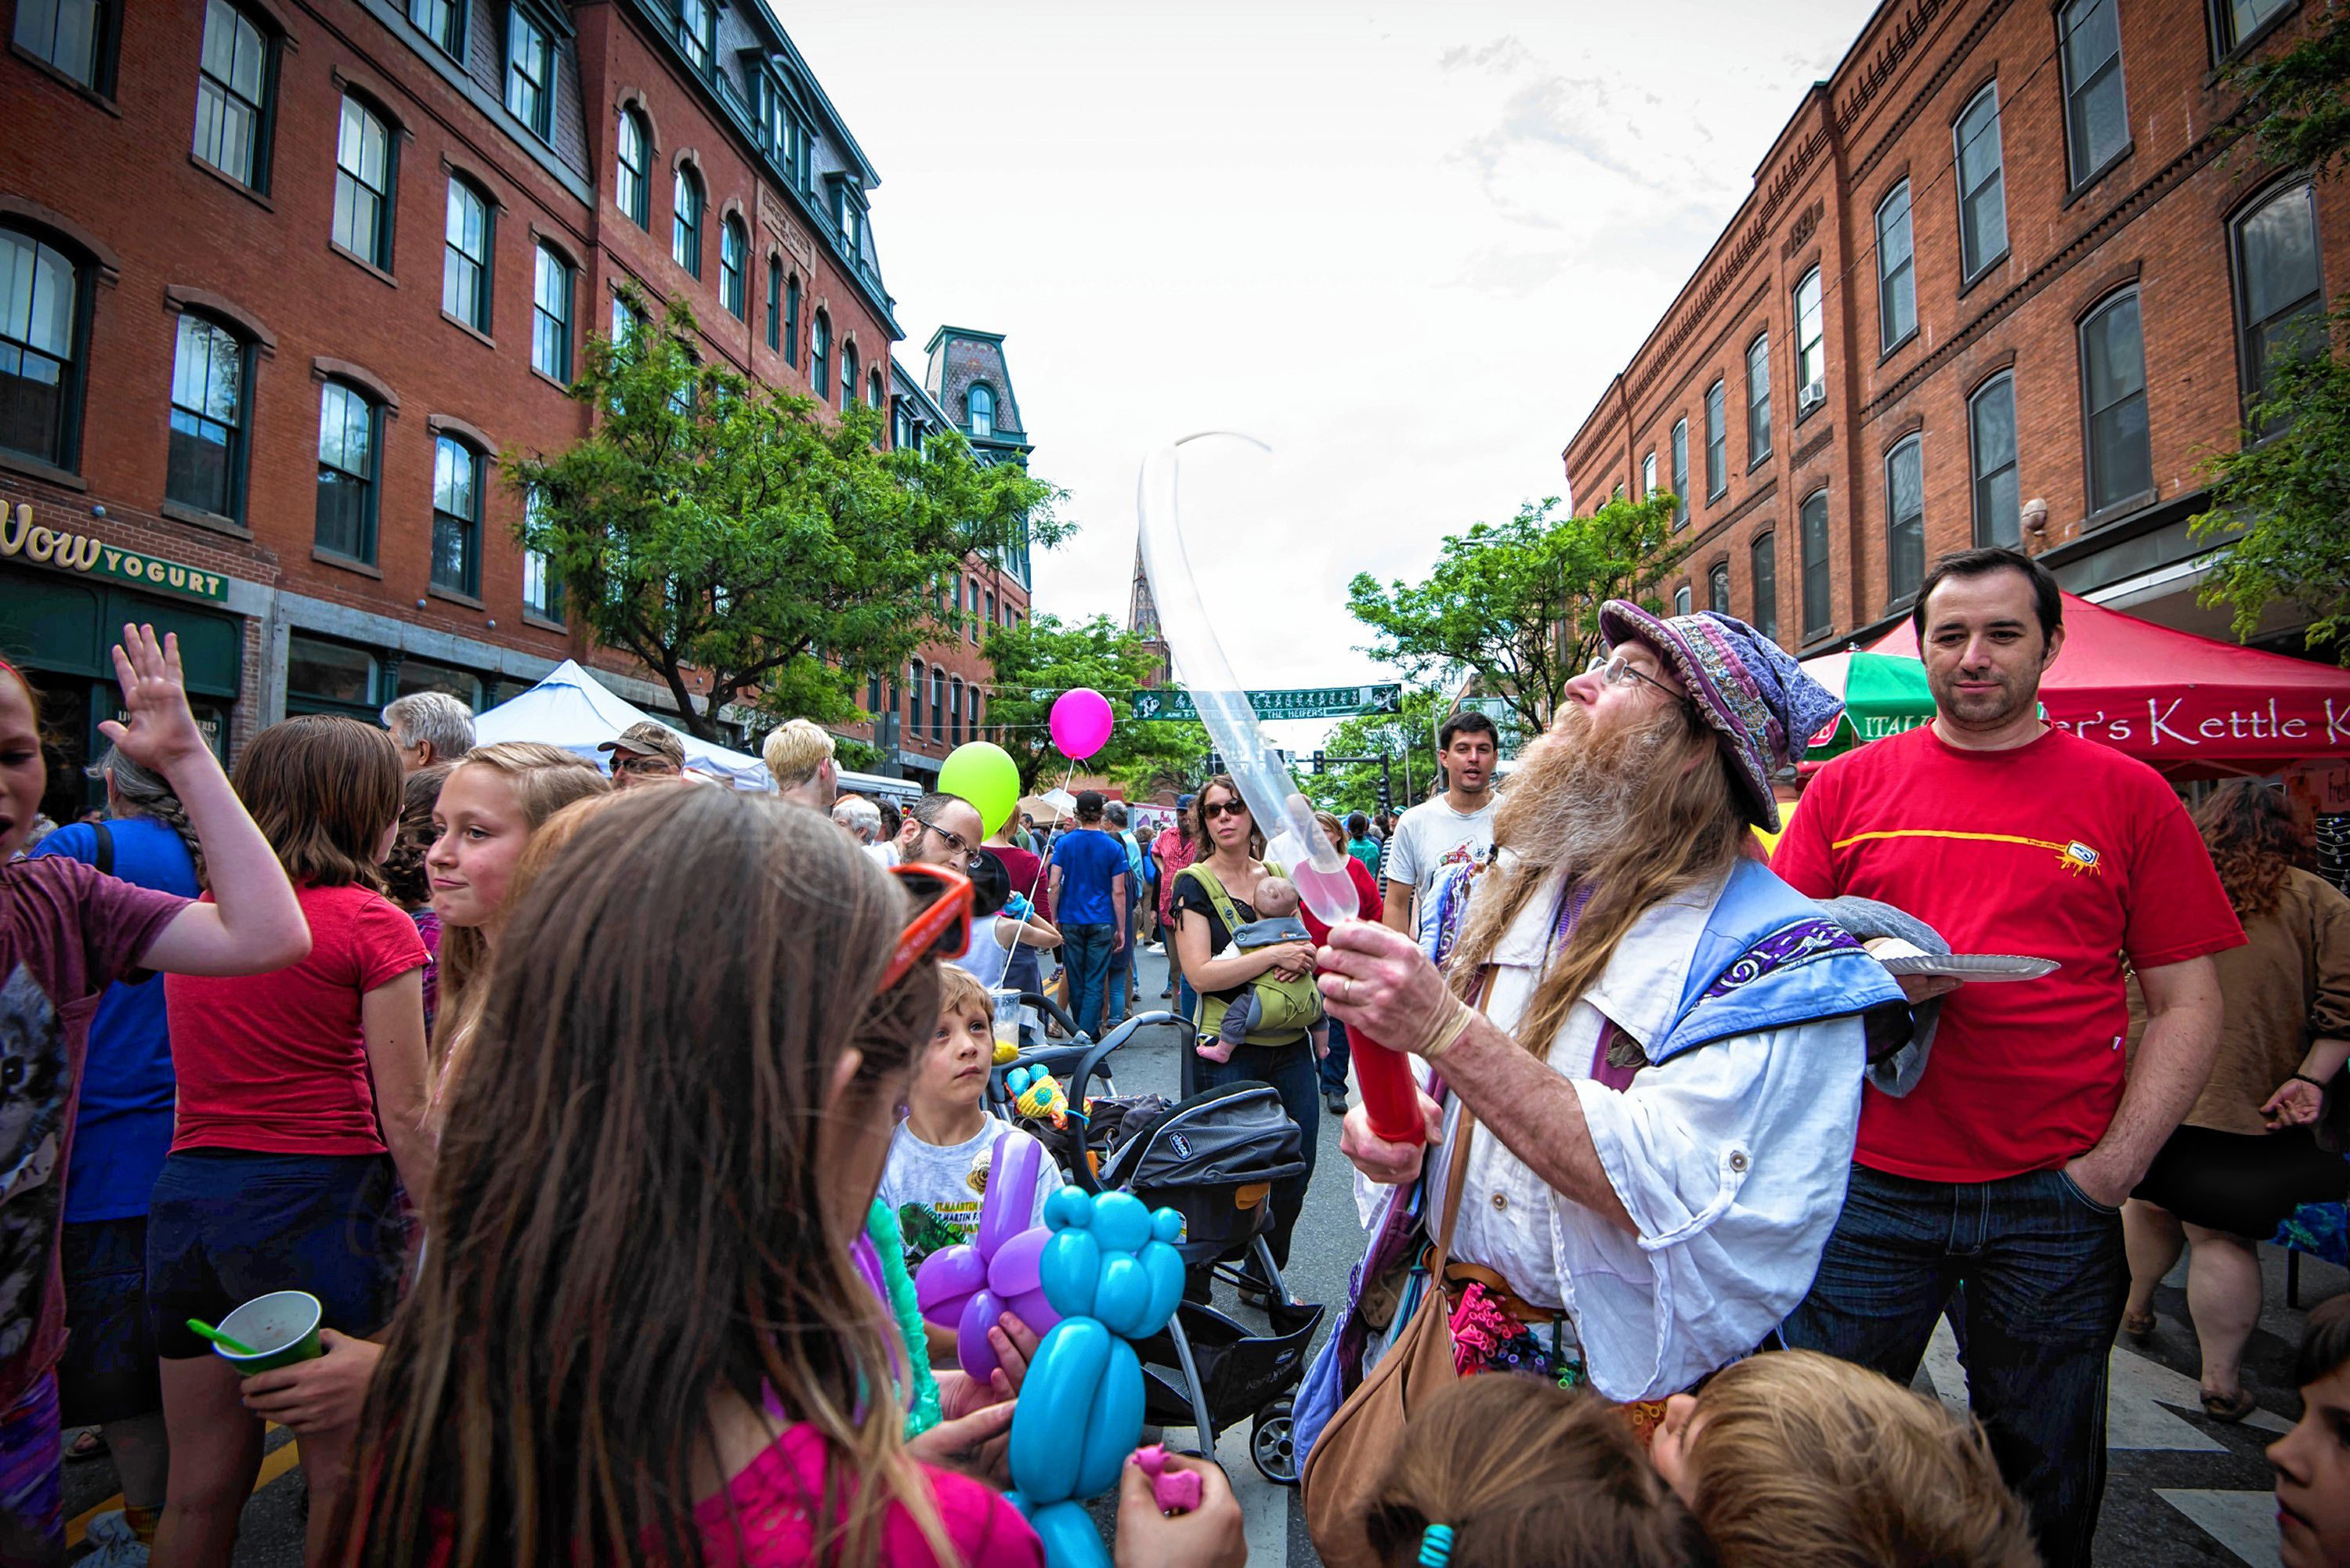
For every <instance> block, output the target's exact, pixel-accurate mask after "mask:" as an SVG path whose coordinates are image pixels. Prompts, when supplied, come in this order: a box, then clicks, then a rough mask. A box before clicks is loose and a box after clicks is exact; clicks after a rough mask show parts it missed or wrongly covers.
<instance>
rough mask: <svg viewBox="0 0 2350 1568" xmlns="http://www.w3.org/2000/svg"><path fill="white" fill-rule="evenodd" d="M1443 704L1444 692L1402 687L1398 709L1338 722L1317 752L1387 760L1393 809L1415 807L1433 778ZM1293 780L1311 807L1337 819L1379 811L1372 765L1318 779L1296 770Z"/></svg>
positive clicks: (1350, 765)
mask: <svg viewBox="0 0 2350 1568" xmlns="http://www.w3.org/2000/svg"><path fill="white" fill-rule="evenodd" d="M1449 700H1450V698H1449V694H1448V693H1446V692H1443V691H1438V690H1437V689H1436V688H1435V687H1432V686H1409V687H1406V688H1405V689H1404V693H1403V702H1402V711H1400V712H1396V713H1362V714H1357V716H1356V717H1354V718H1352V719H1345V720H1341V721H1340V722H1338V723H1337V724H1336V725H1334V726H1333V727H1332V728H1331V731H1330V734H1329V737H1328V738H1327V739H1326V740H1325V741H1324V742H1322V745H1321V747H1320V750H1322V751H1323V752H1325V753H1327V754H1329V755H1331V756H1334V757H1375V756H1380V755H1385V756H1388V757H1389V758H1391V759H1393V760H1392V761H1391V762H1390V763H1388V780H1389V782H1390V783H1391V784H1392V785H1393V787H1394V792H1395V794H1394V802H1393V804H1394V806H1395V809H1396V810H1397V811H1399V812H1400V811H1403V810H1405V809H1407V808H1409V807H1410V806H1414V805H1419V802H1420V800H1421V798H1422V797H1423V796H1424V795H1425V794H1426V792H1427V790H1428V786H1429V784H1430V783H1432V782H1433V781H1434V780H1435V778H1436V726H1437V723H1438V722H1439V720H1438V715H1439V714H1440V712H1441V711H1443V710H1444V708H1445V705H1446V703H1447V702H1448V701H1449ZM1298 782H1299V783H1300V784H1304V785H1305V792H1306V794H1310V795H1312V796H1313V797H1314V801H1315V804H1316V805H1320V806H1321V807H1322V808H1323V809H1325V810H1326V811H1335V812H1336V813H1337V814H1338V815H1340V816H1345V815H1347V813H1348V812H1350V811H1359V812H1362V813H1364V814H1366V815H1368V814H1370V813H1372V812H1375V811H1377V810H1378V809H1379V766H1378V763H1348V764H1347V765H1345V766H1333V767H1331V768H1330V769H1329V770H1328V771H1327V772H1326V773H1323V774H1319V775H1318V776H1317V775H1316V774H1313V773H1311V772H1306V771H1304V770H1302V769H1301V770H1300V776H1299V779H1298Z"/></svg>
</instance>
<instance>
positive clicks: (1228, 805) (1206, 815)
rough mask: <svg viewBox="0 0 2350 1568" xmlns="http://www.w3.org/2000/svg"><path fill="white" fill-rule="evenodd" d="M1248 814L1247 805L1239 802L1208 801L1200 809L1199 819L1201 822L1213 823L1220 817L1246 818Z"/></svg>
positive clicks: (1244, 802)
mask: <svg viewBox="0 0 2350 1568" xmlns="http://www.w3.org/2000/svg"><path fill="white" fill-rule="evenodd" d="M1248 814H1249V809H1248V803H1247V802H1246V801H1241V800H1218V801H1210V802H1208V803H1207V804H1205V805H1201V807H1200V818H1201V821H1203V822H1213V821H1215V820H1216V818H1218V817H1220V816H1246V815H1248Z"/></svg>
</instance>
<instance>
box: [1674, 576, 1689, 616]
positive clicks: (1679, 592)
mask: <svg viewBox="0 0 2350 1568" xmlns="http://www.w3.org/2000/svg"><path fill="white" fill-rule="evenodd" d="M1689 612H1690V586H1689V585H1688V584H1687V583H1683V584H1682V585H1681V586H1680V587H1677V588H1675V589H1674V590H1673V613H1674V614H1675V615H1687V614H1689Z"/></svg>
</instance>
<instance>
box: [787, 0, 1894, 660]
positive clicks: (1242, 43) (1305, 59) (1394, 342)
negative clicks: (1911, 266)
mask: <svg viewBox="0 0 2350 1568" xmlns="http://www.w3.org/2000/svg"><path fill="white" fill-rule="evenodd" d="M770 3H771V5H773V7H774V9H775V11H776V13H777V15H778V16H780V17H781V18H782V20H783V22H784V24H785V26H786V27H787V28H788V29H789V30H790V32H791V34H792V36H793V37H794V39H795V41H796V42H797V43H798V45H799V47H800V49H801V51H802V53H803V54H805V55H806V57H807V60H808V63H809V64H810V66H811V67H813V68H814V69H815V71H816V75H817V77H818V78H820V79H821V80H822V82H823V83H824V86H825V89H826V91H827V93H829V94H830V95H831V98H832V100H833V102H834V103H835V104H836V105H837V107H838V108H839V109H840V111H841V113H842V114H843V116H844V117H846V119H847V121H848V124H849V127H850V130H852V132H853V133H854V134H855V135H856V136H857V138H858V140H859V141H860V142H861V143H862V144H863V146H864V148H865V150H866V152H867V154H868V156H869V157H870V158H871V160H872V161H873V163H874V164H875V166H876V167H877V168H878V169H879V171H880V173H881V179H882V183H881V187H880V189H879V191H877V192H874V195H873V234H874V239H875V243H876V244H878V245H879V250H880V256H881V265H882V271H883V275H884V276H885V277H886V278H887V280H888V283H889V290H890V292H891V293H892V294H893V295H894V296H896V298H897V301H898V306H897V309H898V317H899V324H900V325H901V326H902V327H904V328H905V330H906V334H907V339H908V340H907V341H906V342H905V343H903V344H901V345H899V357H900V358H901V360H902V361H903V362H904V363H906V364H907V365H908V367H909V368H910V369H916V370H917V372H918V373H919V369H920V363H921V360H920V349H921V346H922V344H923V343H925V342H926V341H928V339H929V337H930V334H931V330H932V329H933V328H934V327H937V326H938V325H939V324H940V323H941V322H952V323H954V324H955V325H957V326H963V327H981V328H985V329H987V330H991V331H997V332H1002V333H1003V334H1004V335H1005V345H1004V348H1005V351H1006V354H1007V356H1008V358H1009V361H1010V366H1011V371H1012V379H1013V384H1014V390H1015V392H1016V393H1017V395H1018V398H1019V402H1020V411H1021V414H1022V416H1023V417H1024V420H1025V421H1026V423H1027V428H1028V432H1029V437H1030V439H1031V440H1032V441H1035V446H1036V451H1035V458H1034V460H1033V462H1032V467H1033V470H1034V472H1036V473H1037V474H1038V475H1039V476H1041V477H1043V478H1045V479H1047V480H1050V481H1052V482H1053V483H1056V484H1058V485H1060V486H1062V487H1063V488H1065V489H1066V490H1067V491H1068V492H1069V499H1068V503H1067V506H1066V513H1067V515H1069V516H1070V517H1071V518H1073V519H1074V520H1076V522H1077V523H1079V524H1081V525H1082V528H1083V532H1082V533H1081V534H1080V535H1078V537H1077V538H1076V540H1075V541H1073V542H1072V543H1071V544H1069V545H1065V546H1063V547H1062V548H1061V549H1059V550H1056V551H1054V552H1051V553H1048V554H1045V555H1041V556H1038V557H1037V559H1036V562H1035V590H1036V602H1037V605H1038V607H1040V608H1042V609H1045V610H1049V611H1052V612H1054V613H1056V614H1059V615H1063V616H1083V615H1087V614H1090V613H1092V612H1094V611H1097V610H1098V611H1102V612H1104V613H1107V614H1108V615H1110V616H1112V617H1113V618H1117V619H1118V620H1119V621H1120V622H1123V620H1124V619H1125V617H1126V611H1127V602H1128V585H1129V582H1130V580H1131V575H1132V569H1133V561H1134V530H1135V519H1134V494H1135V475H1136V471H1137V467H1138V464H1139V462H1140V461H1141V459H1142V457H1143V456H1144V454H1145V453H1146V452H1149V451H1150V450H1152V449H1154V448H1156V447H1159V446H1161V445H1164V444H1165V443H1167V442H1168V441H1172V440H1174V439H1175V438H1177V437H1178V436H1180V435H1184V434H1187V433H1189V432H1191V431H1198V430H1201V429H1206V428H1227V429H1236V430H1243V431H1249V432H1250V433H1252V434H1253V435H1255V436H1257V437H1259V438H1261V439H1263V441H1267V442H1269V443H1270V444H1271V445H1272V446H1273V447H1274V457H1272V458H1271V459H1268V460H1265V461H1264V463H1263V467H1264V470H1265V481H1264V486H1263V492H1262V496H1263V499H1262V502H1261V503H1260V504H1258V505H1256V506H1253V507H1247V508H1243V507H1234V506H1231V505H1226V506H1222V507H1220V508H1219V509H1218V511H1217V512H1216V514H1213V515H1208V514H1204V512H1202V513H1198V514H1192V513H1187V514H1186V516H1185V517H1184V518H1183V525H1184V532H1185V538H1186V541H1187V543H1188V544H1189V546H1190V550H1191V556H1192V559H1193V561H1194V563H1195V564H1196V565H1197V566H1198V567H1199V570H1200V575H1201V584H1200V587H1201V593H1202V595H1203V596H1204V597H1205V599H1206V601H1207V602H1208V604H1209V605H1210V606H1211V609H1212V610H1213V611H1214V612H1215V615H1216V617H1217V620H1218V623H1219V627H1220V631H1221V635H1222V639H1223V642H1224V646H1225V649H1226V651H1227V653H1228V654H1229V655H1230V657H1231V659H1232V664H1233V666H1234V667H1235V669H1236V670H1238V672H1239V674H1240V677H1241V679H1242V680H1243V681H1245V682H1247V683H1248V684H1250V685H1252V686H1302V685H1318V684H1322V683H1325V682H1340V681H1355V680H1373V679H1379V678H1381V677H1382V676H1383V675H1385V674H1386V673H1387V672H1385V671H1382V670H1379V669H1378V667H1376V666H1375V665H1374V664H1373V663H1372V661H1371V660H1370V659H1368V658H1367V657H1366V656H1365V655H1364V654H1362V653H1360V652H1359V651H1357V644H1359V643H1361V642H1363V641H1364V640H1365V637H1364V632H1363V628H1361V627H1360V626H1359V624H1358V623H1357V622H1356V621H1355V620H1354V619H1353V618H1351V617H1350V616H1348V615H1347V611H1346V607H1345V604H1346V595H1345V585H1346V583H1347V579H1348V577H1350V576H1352V575H1353V574H1354V573H1355V572H1356V571H1357V570H1367V571H1370V572H1373V573H1375V574H1378V576H1380V577H1382V578H1387V577H1393V576H1405V577H1414V576H1418V575H1419V574H1421V573H1423V572H1425V571H1426V569H1427V568H1428V566H1429V565H1430V562H1431V561H1433V559H1434V558H1435V556H1436V552H1437V546H1438V542H1439V540H1440V537H1441V536H1442V535H1445V534H1447V533H1451V532H1458V531H1460V530H1461V529H1465V528H1466V527H1467V526H1468V525H1469V524H1471V523H1474V522H1477V521H1479V520H1481V519H1484V520H1499V519H1502V518H1505V517H1507V516H1509V515H1511V514H1513V513H1514V512H1515V511H1516V509H1517V507H1518V506H1519V504H1521V503H1522V502H1524V501H1528V500H1539V499H1541V498H1542V497H1544V496H1546V495H1555V494H1558V493H1560V492H1561V490H1562V488H1563V486H1564V483H1565V482H1564V480H1563V478H1562V471H1561V465H1560V462H1559V456H1558V454H1559V452H1560V451H1561V449H1562V448H1564V447H1565V444H1566V441H1567V438H1568V437H1569V436H1571V435H1572V434H1573V433H1574V431H1575V428H1576V426H1577V425H1578V424H1579V423H1580V422H1581V421H1582V419H1583V417H1584V415H1585V414H1586V412H1587V411H1588V410H1590V408H1591V406H1592V405H1593V403H1594V402H1595V401H1596V399H1597V398H1598V396H1599V394H1600V393H1601V392H1602V391H1603V390H1604V389H1605V388H1606V386H1607V379H1608V378H1609V377H1610V376H1611V375H1613V374H1614V373H1615V371H1616V370H1617V369H1620V368H1621V367H1622V365H1623V363H1624V361H1625V360H1626V359H1627V358H1628V357H1629V356H1630V355H1631V354H1632V352H1633V351H1634V350H1635V349H1636V348H1638V345H1639V342H1640V340H1641V338H1642V337H1644V336H1645V335H1646V333H1647V331H1648V328H1649V327H1650V326H1651V325H1652V324H1653V323H1654V322H1655V321H1656V319H1657V317H1659V314H1660V313H1661V312H1662V311H1663V309H1664V308H1665V306H1667V305H1668V304H1669V302H1670V300H1671V298H1672V296H1673V295H1674V293H1675V292H1676V290H1677V289H1678V288H1679V286H1680V285H1681V283H1682V281H1683V280H1684V279H1685V278H1687V276H1688V275H1689V274H1690V271H1691V269H1693V268H1694V267H1695V266H1696V265H1697V263H1698V262H1699V260H1700V258H1701V257H1702V256H1703V254H1704V253H1705V251H1706V248H1707V246H1708V245H1709V244H1711V241H1712V239H1713V237H1714V236H1715V234H1717V233H1718V232H1719V231H1720V229H1721V225H1722V223H1724V222H1726V221H1727V219H1728V218H1729V216H1730V214H1731V213H1732V212H1733V211H1734V210H1735V209H1736V207H1737V204H1738V202H1740V201H1741V200H1742V198H1743V197H1744V195H1745V193H1746V192H1747V191H1748V189H1749V188H1750V185H1751V182H1752V173H1753V170H1754V167H1755V165H1756V164H1757V163H1758V162H1759V161H1761V160H1762V158H1763V154H1764V153H1765V152H1766V151H1768V149H1769V146H1770V143H1771V141H1772V140H1773V137H1775V136H1776V134H1777V133H1778V130H1779V129H1780V127H1781V126H1782V125H1783V123H1784V122H1785V120H1786V119H1787V117H1788V116H1789V115H1790V114H1792V113H1793V112H1794V109H1795V106H1796V103H1797V101H1798V99H1800V97H1801V95H1802V94H1803V92H1804V89H1805V88H1806V87H1807V86H1808V84H1810V83H1811V82H1812V81H1813V80H1814V79H1815V78H1820V77H1823V76H1825V74H1826V73H1827V72H1828V70H1829V69H1830V68H1831V67H1833V66H1834V65H1835V61H1836V60H1837V59H1838V58H1839V57H1841V56H1842V54H1843V52H1844V50H1845V49H1846V47H1847V46H1848V44H1849V43H1850V42H1851V40H1852V38H1853V36H1855V35H1856V33H1857V32H1858V31H1859V29H1860V27H1861V26H1862V24H1863V23H1864V22H1865V21H1866V18H1867V16H1868V14H1869V10H1870V5H1869V4H1868V3H1867V0H1787V3H1785V4H1781V5H1748V4H1743V3H1738V4H1732V3H1729V0H1718V3H1715V4H1699V5H1691V4H1685V3H1678V0H1632V3H1626V0H1611V3H1607V4H1600V3H1596V0H1568V3H1566V4H1534V3H1519V4H1507V3H1492V0H1453V3H1446V4H1430V5H1414V6H1408V7H1397V6H1392V5H1380V6H1365V5H1333V4H1310V3H1302V0H1250V3H1246V4H1231V3H1227V0H1182V3H1180V4H1161V5H1155V6H1149V7H1145V6H1142V5H1134V4H1128V3H1127V0H1018V3H1013V4H1005V3H1002V0H984V3H980V4H972V3H971V0H865V3H862V4H856V5H797V4H795V3H794V0H770ZM1177 656H1178V660H1179V664H1180V657H1181V649H1177Z"/></svg>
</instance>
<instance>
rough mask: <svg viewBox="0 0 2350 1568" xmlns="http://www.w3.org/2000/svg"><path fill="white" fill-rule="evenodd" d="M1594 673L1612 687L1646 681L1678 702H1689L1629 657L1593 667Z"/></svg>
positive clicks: (1610, 660)
mask: <svg viewBox="0 0 2350 1568" xmlns="http://www.w3.org/2000/svg"><path fill="white" fill-rule="evenodd" d="M1592 673H1594V674H1596V675H1597V676H1598V677H1599V679H1600V680H1604V681H1606V682H1607V684H1608V685H1610V686H1629V685H1630V684H1632V682H1634V681H1635V680H1645V681H1647V682H1648V684H1649V685H1651V686H1653V687H1655V688H1656V689H1657V690H1658V691H1661V692H1663V693H1664V694H1665V695H1666V696H1668V697H1669V698H1671V699H1672V700H1673V701H1676V702H1685V701H1688V700H1689V699H1688V698H1687V696H1686V695H1684V694H1683V693H1681V692H1679V691H1674V690H1673V689H1672V688H1671V687H1669V686H1668V685H1666V684H1665V683H1664V682H1663V681H1661V680H1658V679H1657V678H1656V677H1655V676H1653V675H1650V674H1648V673H1647V672H1645V671H1644V670H1641V669H1640V667H1639V666H1638V665H1637V664H1634V663H1633V662H1632V660H1631V659H1629V658H1628V657H1627V656H1626V655H1624V654H1621V653H1619V654H1617V656H1616V657H1615V658H1613V659H1609V660H1608V661H1607V663H1605V664H1595V665H1593V666H1592Z"/></svg>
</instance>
